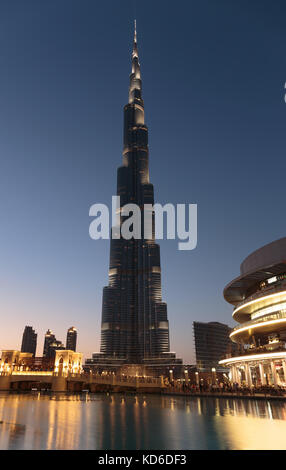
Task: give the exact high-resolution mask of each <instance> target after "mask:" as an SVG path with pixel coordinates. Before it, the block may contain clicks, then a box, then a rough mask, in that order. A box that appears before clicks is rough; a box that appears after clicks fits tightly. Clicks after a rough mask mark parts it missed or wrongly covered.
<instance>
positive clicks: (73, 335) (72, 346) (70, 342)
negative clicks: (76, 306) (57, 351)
mask: <svg viewBox="0 0 286 470" xmlns="http://www.w3.org/2000/svg"><path fill="white" fill-rule="evenodd" d="M76 340H77V331H76V328H75V327H74V326H71V328H69V329H68V332H67V341H66V349H69V350H70V351H76Z"/></svg>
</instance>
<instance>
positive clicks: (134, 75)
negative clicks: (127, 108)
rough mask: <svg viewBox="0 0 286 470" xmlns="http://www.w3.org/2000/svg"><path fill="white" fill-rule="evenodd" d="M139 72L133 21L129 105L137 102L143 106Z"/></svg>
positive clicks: (135, 30)
mask: <svg viewBox="0 0 286 470" xmlns="http://www.w3.org/2000/svg"><path fill="white" fill-rule="evenodd" d="M141 89H142V83H141V71H140V63H139V55H138V47H137V29H136V20H134V40H133V49H132V69H131V74H130V86H129V103H134V102H135V101H136V98H137V100H139V101H140V102H141V104H143V100H142V97H141Z"/></svg>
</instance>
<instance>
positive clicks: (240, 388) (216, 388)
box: [168, 381, 286, 398]
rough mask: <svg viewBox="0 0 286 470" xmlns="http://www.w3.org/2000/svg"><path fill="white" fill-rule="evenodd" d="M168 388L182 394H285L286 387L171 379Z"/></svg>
mask: <svg viewBox="0 0 286 470" xmlns="http://www.w3.org/2000/svg"><path fill="white" fill-rule="evenodd" d="M168 390H169V391H171V390H172V392H174V393H183V394H194V395H198V394H213V395H218V394H232V395H238V396H243V395H244V396H245V395H250V396H254V395H264V396H269V395H270V396H281V397H283V396H285V398H286V388H285V387H281V386H273V385H256V386H254V385H253V386H251V387H248V386H246V385H239V384H238V383H234V384H231V383H230V382H228V383H226V382H220V383H218V384H210V383H207V382H206V381H204V382H201V383H199V384H187V383H186V382H181V381H173V382H169V384H168Z"/></svg>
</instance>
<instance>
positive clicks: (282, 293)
mask: <svg viewBox="0 0 286 470" xmlns="http://www.w3.org/2000/svg"><path fill="white" fill-rule="evenodd" d="M280 304H281V306H280ZM283 307H284V308H286V281H283V282H281V283H279V285H276V286H272V287H271V286H269V287H266V288H264V289H262V290H259V291H258V292H256V293H255V294H253V295H251V296H249V297H247V298H246V299H244V300H243V301H242V302H240V303H239V304H237V305H236V307H235V308H234V310H233V313H232V316H233V318H234V320H236V321H238V322H239V323H244V322H246V321H248V320H250V318H251V316H253V315H254V314H255V313H257V314H258V315H259V314H260V311H262V312H261V315H263V310H264V309H268V310H271V309H272V310H273V311H275V309H276V310H281V309H282V308H283ZM265 313H266V312H265Z"/></svg>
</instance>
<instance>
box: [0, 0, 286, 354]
mask: <svg viewBox="0 0 286 470" xmlns="http://www.w3.org/2000/svg"><path fill="white" fill-rule="evenodd" d="M135 15H136V18H137V29H138V43H139V55H140V62H141V70H142V78H143V98H144V101H145V110H146V124H147V125H148V127H149V139H150V140H149V143H150V172H151V173H150V175H151V182H152V183H153V184H154V187H155V198H156V202H160V203H162V204H163V203H166V202H172V203H173V204H176V203H196V204H198V246H197V248H196V249H195V250H194V251H178V249H177V241H163V242H162V241H161V242H160V245H161V264H162V288H163V299H164V300H165V301H166V302H167V303H168V315H169V320H170V334H171V350H173V351H176V352H177V354H178V356H179V357H183V358H184V360H185V362H186V363H191V362H194V353H193V332H192V322H193V321H194V320H199V321H220V322H223V323H228V324H229V325H231V326H232V325H233V322H232V319H231V312H232V308H231V306H230V305H228V304H227V303H226V302H225V301H224V299H223V295H222V291H223V288H224V286H225V285H226V284H227V283H228V282H229V281H230V280H231V279H233V278H234V277H236V276H237V275H238V274H239V266H240V263H241V261H242V260H243V258H244V257H246V256H247V255H248V254H249V253H250V252H251V251H253V250H255V249H257V248H258V247H260V246H262V245H264V244H266V243H268V242H271V241H272V240H275V239H277V238H281V237H283V236H285V220H286V219H285V170H286V165H285V120H286V104H285V102H284V83H285V81H286V52H285V44H286V29H285V17H286V3H285V1H284V0H281V1H278V0H275V2H273V1H272V0H267V1H266V0H252V1H251V2H250V1H249V0H236V1H231V0H196V1H194V0H192V1H190V0H185V1H183V0H179V1H176V2H171V1H166V0H164V1H163V0H156V1H154V0H152V1H151V0H145V1H144V2H139V1H138V2H137V6H135V3H134V1H131V0H120V1H118V0H105V1H104V2H103V1H97V0H81V1H79V0H76V1H75V0H41V1H40V2H39V0H25V1H23V0H1V1H0V155H1V170H0V213H1V229H0V254H1V256H0V311H1V330H0V349H15V348H19V347H20V345H21V337H22V332H23V329H24V326H25V325H32V326H33V327H34V328H35V329H36V331H37V333H38V350H37V354H38V355H41V354H42V346H43V337H44V333H45V331H46V330H47V329H48V328H50V329H52V330H53V332H54V333H55V334H56V336H57V338H58V339H60V340H63V341H65V336H66V330H67V328H68V327H70V326H71V325H74V326H76V327H77V328H78V333H79V341H78V349H79V350H80V351H82V352H83V353H84V355H85V357H88V356H90V354H91V353H92V352H93V351H98V350H99V339H100V321H101V299H102V288H103V286H104V285H106V284H107V281H108V263H109V241H102V240H101V241H94V240H91V239H90V238H89V232H88V229H89V224H90V222H91V220H90V218H89V207H90V206H91V204H93V203H96V202H102V203H105V204H108V205H110V204H111V196H112V195H114V194H115V192H116V171H117V167H118V166H119V165H121V158H122V157H121V151H122V126H123V106H124V105H125V104H126V103H127V100H128V82H129V73H130V68H131V60H130V55H131V46H132V35H133V19H134V16H135Z"/></svg>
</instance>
